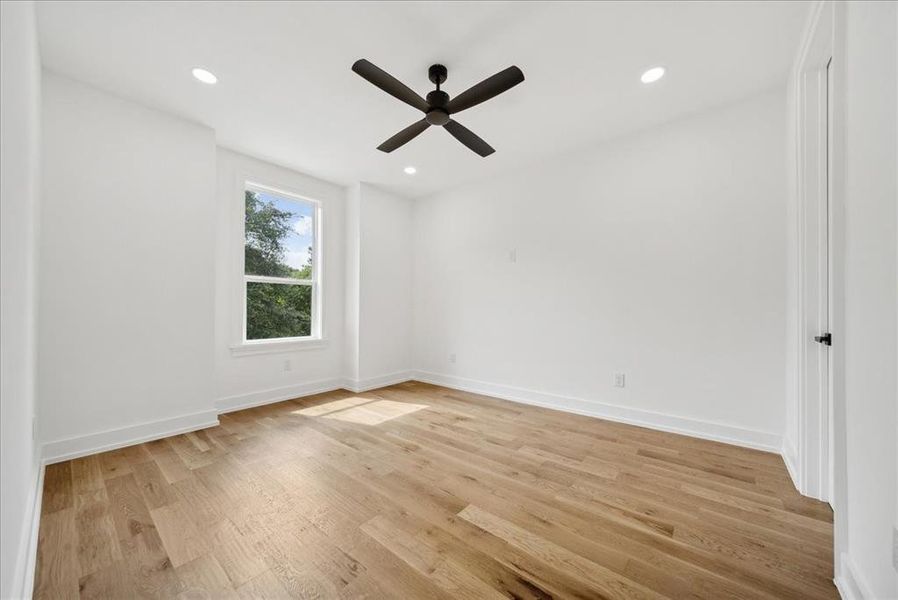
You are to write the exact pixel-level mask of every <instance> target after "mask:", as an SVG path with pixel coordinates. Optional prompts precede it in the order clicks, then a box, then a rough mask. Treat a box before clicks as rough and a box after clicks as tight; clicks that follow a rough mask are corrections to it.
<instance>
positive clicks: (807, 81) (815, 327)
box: [790, 2, 844, 504]
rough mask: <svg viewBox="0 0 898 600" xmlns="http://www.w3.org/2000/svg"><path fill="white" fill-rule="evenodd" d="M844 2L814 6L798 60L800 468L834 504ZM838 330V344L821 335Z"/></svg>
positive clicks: (802, 481) (810, 487)
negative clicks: (840, 17)
mask: <svg viewBox="0 0 898 600" xmlns="http://www.w3.org/2000/svg"><path fill="white" fill-rule="evenodd" d="M839 9H840V7H839V5H838V4H837V3H834V2H819V3H818V4H816V5H815V6H814V8H813V11H812V14H811V20H810V23H809V27H808V30H807V34H806V36H805V38H804V43H803V45H802V47H801V51H800V53H799V56H798V60H797V62H796V68H795V72H794V83H795V89H794V93H795V111H796V112H795V119H796V120H795V123H796V128H795V134H796V137H795V150H796V156H795V164H796V192H797V223H796V226H797V227H796V235H797V245H796V248H797V264H796V275H797V285H796V291H797V295H796V307H795V308H796V314H797V318H796V323H795V329H794V331H793V332H792V333H791V334H790V335H794V336H795V339H794V340H793V342H794V347H795V349H796V359H797V364H796V365H795V367H796V373H797V377H796V395H797V431H796V434H797V439H796V440H795V445H796V448H795V449H794V450H795V456H794V464H793V465H791V466H792V467H793V469H794V471H796V472H795V473H793V476H794V478H795V480H796V481H795V483H796V487H797V488H798V490H799V491H800V492H801V493H802V494H804V495H806V496H811V497H813V498H817V499H820V500H825V501H828V502H830V503H831V504H833V503H834V502H835V500H836V496H837V493H836V480H837V479H838V477H837V474H836V471H837V468H836V467H837V462H838V461H837V457H838V456H839V451H840V446H839V437H840V431H839V430H840V428H844V418H839V415H840V412H841V413H842V414H844V411H843V410H842V408H843V407H844V397H843V396H842V394H841V385H842V372H843V370H842V369H841V365H842V364H843V363H842V362H841V356H842V353H843V352H844V348H843V346H842V341H843V340H844V336H842V335H841V331H842V329H841V296H840V293H841V292H840V290H841V289H842V285H841V284H842V277H841V273H842V270H841V257H842V240H841V223H842V209H841V201H840V198H841V196H840V194H839V192H838V189H839V165H840V164H841V163H840V160H841V158H840V156H839V154H838V148H839V146H838V139H839V138H840V129H839V127H840V126H841V120H840V116H839V115H840V114H841V108H840V107H841V104H840V101H839V96H838V90H839V89H840V88H839V83H840V76H841V75H840V64H839V57H838V55H837V52H836V17H837V14H836V13H837V11H838V10H839ZM823 332H830V333H831V334H832V336H833V345H832V346H824V345H822V344H818V343H816V342H815V341H814V339H813V338H814V336H816V335H819V334H821V333H823Z"/></svg>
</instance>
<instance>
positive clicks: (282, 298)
mask: <svg viewBox="0 0 898 600" xmlns="http://www.w3.org/2000/svg"><path fill="white" fill-rule="evenodd" d="M245 201H246V211H245V228H246V244H245V253H244V261H245V272H246V274H247V275H265V276H268V277H289V278H292V279H309V278H310V277H311V276H312V257H311V255H310V256H309V258H308V262H307V263H306V264H305V265H303V267H302V268H301V269H294V268H292V267H290V266H289V265H287V264H285V263H284V254H285V251H286V247H285V242H286V238H287V236H288V235H290V230H291V226H290V222H291V219H292V218H293V216H294V215H293V214H292V213H290V212H288V211H283V210H279V209H278V208H277V207H275V206H274V205H273V204H271V203H269V202H265V201H264V200H262V199H261V198H259V197H258V195H257V194H256V193H255V192H251V191H247V192H246V194H245ZM311 331H312V288H311V286H307V285H287V284H276V283H253V282H250V283H247V286H246V339H248V340H260V339H271V338H281V337H297V336H307V335H311Z"/></svg>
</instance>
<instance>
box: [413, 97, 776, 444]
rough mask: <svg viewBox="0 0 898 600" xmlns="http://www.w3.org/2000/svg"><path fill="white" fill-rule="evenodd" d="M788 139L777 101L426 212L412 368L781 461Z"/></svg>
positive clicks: (542, 169)
mask: <svg viewBox="0 0 898 600" xmlns="http://www.w3.org/2000/svg"><path fill="white" fill-rule="evenodd" d="M785 126H786V119H785V91H784V90H775V91H771V92H768V93H764V94H762V95H759V96H757V97H754V98H751V99H748V100H746V101H743V102H741V103H739V104H736V105H733V106H729V107H726V108H722V109H719V110H714V111H710V112H706V113H702V114H701V115H700V116H695V117H692V118H689V119H686V120H682V121H679V122H675V123H672V124H669V125H666V126H663V127H658V128H654V129H652V130H649V131H646V132H643V133H641V134H639V135H635V136H632V137H628V138H625V139H621V140H617V141H614V142H611V143H608V144H605V145H602V146H599V147H596V148H592V149H588V150H583V151H581V152H577V153H574V154H571V155H569V156H565V157H560V158H558V159H557V160H555V161H552V162H551V163H547V164H539V165H533V167H532V168H530V169H525V170H521V171H518V172H516V173H514V174H512V175H509V176H507V177H504V178H502V179H499V180H492V181H489V182H483V183H480V184H475V185H471V186H466V187H464V188H460V189H457V190H455V191H451V192H447V193H443V194H439V195H437V196H435V197H432V198H429V199H425V200H422V201H420V202H419V203H417V204H416V206H415V248H414V253H415V270H414V276H415V279H414V303H415V304H414V310H415V324H414V325H415V329H414V332H415V333H414V335H415V344H414V355H415V358H416V360H417V365H416V367H417V368H418V369H420V370H421V371H423V372H424V374H423V377H424V378H429V379H430V380H432V381H441V382H446V383H452V384H456V385H459V384H462V385H467V386H468V387H474V388H478V389H484V390H491V391H493V392H494V393H496V392H498V393H502V392H504V393H505V395H507V396H509V397H513V396H518V397H521V398H530V399H533V400H536V401H544V402H547V403H551V404H555V405H558V406H564V407H569V408H570V407H576V408H577V409H578V410H581V411H584V412H598V414H609V415H614V416H618V417H620V416H624V417H627V418H629V419H631V420H642V421H645V422H650V423H652V424H655V425H657V424H668V425H671V428H680V429H682V430H686V431H691V432H692V433H708V432H712V431H716V432H717V434H718V437H723V438H729V439H732V440H733V441H736V442H739V443H748V444H750V445H757V446H762V447H767V448H770V449H774V450H776V451H778V450H779V447H778V444H779V443H780V436H781V435H782V432H783V427H784V412H785V411H784V392H785V379H784V370H785V367H784V365H785V356H784V351H785V350H784V346H785V333H784V327H785V318H784V298H785V265H784V262H785V228H786V226H785V216H786V214H785V210H786V202H785V197H786V191H787V188H786V186H787V183H786V175H785V154H784V152H785V147H784V146H785ZM512 252H514V253H515V255H516V262H514V261H512V260H511V253H512ZM450 354H455V355H456V357H457V362H456V363H451V362H450V361H449V358H448V357H449V355H450ZM615 372H623V373H625V374H626V377H627V382H626V387H625V388H622V389H621V388H615V387H613V386H612V381H613V373H615ZM483 384H499V387H496V386H494V385H492V386H484V385H483ZM609 405H611V406H609ZM659 414H660V415H659ZM664 415H668V416H674V417H676V418H673V419H670V418H667V417H665V416H664ZM709 422H710V423H716V424H720V425H721V426H722V427H719V428H714V427H709V426H708V423H709Z"/></svg>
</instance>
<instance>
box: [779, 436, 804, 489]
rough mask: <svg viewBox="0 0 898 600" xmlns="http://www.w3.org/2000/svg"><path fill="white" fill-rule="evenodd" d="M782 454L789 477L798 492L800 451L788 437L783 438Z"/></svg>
mask: <svg viewBox="0 0 898 600" xmlns="http://www.w3.org/2000/svg"><path fill="white" fill-rule="evenodd" d="M780 454H782V456H783V462H784V463H785V464H786V471H788V472H789V477H790V478H791V479H792V485H794V486H795V489H796V490H799V487H798V481H799V480H798V451H797V450H796V449H795V445H794V444H793V443H792V440H790V439H789V438H787V437H783V447H782V449H781V450H780Z"/></svg>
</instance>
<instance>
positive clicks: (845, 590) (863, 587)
mask: <svg viewBox="0 0 898 600" xmlns="http://www.w3.org/2000/svg"><path fill="white" fill-rule="evenodd" d="M833 582H834V583H835V584H836V588H837V589H838V590H839V594H840V595H841V596H842V600H873V599H874V598H876V596H874V595H873V591H872V590H871V589H870V586H868V585H867V584H866V582H865V581H864V580H863V578H862V577H861V574H860V573H859V572H858V570H857V567H855V566H854V561H853V560H851V556H849V555H848V553H847V552H843V553H842V555H841V557H840V559H839V569H838V572H837V573H836V578H835V579H834V580H833Z"/></svg>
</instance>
